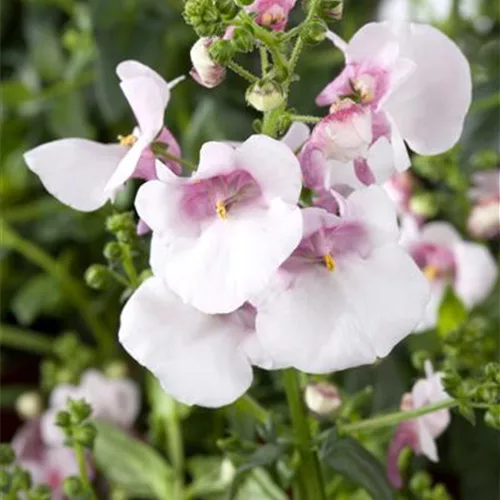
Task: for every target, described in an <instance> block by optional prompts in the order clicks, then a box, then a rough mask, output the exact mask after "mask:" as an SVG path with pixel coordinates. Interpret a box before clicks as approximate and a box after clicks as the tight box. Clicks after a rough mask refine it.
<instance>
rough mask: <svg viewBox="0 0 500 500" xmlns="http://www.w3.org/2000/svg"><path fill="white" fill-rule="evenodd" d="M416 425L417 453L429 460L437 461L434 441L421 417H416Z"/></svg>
mask: <svg viewBox="0 0 500 500" xmlns="http://www.w3.org/2000/svg"><path fill="white" fill-rule="evenodd" d="M416 425H417V435H418V454H420V455H424V456H426V457H427V458H428V459H429V460H430V461H431V462H437V461H438V460H439V458H438V451H437V445H436V441H435V440H434V438H433V436H432V434H431V433H430V431H429V429H428V428H427V427H426V426H425V424H424V423H423V422H422V420H421V419H416Z"/></svg>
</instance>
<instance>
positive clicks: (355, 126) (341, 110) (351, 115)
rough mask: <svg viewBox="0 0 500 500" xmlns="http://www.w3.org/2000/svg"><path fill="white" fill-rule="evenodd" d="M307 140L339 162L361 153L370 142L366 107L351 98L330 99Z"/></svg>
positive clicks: (350, 159) (358, 155)
mask: <svg viewBox="0 0 500 500" xmlns="http://www.w3.org/2000/svg"><path fill="white" fill-rule="evenodd" d="M311 142H313V143H314V144H315V145H316V147H317V148H319V149H321V150H322V151H323V153H324V154H325V156H326V157H327V158H328V159H334V160H337V161H340V162H343V163H347V162H350V161H353V160H355V159H356V158H358V157H362V156H364V155H365V153H366V152H367V150H368V147H369V146H370V144H371V142H372V116H371V112H370V110H369V109H365V108H364V107H363V106H361V105H359V104H356V103H355V102H354V101H353V100H351V99H342V100H340V101H338V102H336V103H334V104H333V105H332V107H331V108H330V114H329V115H328V116H326V117H325V118H323V119H322V120H321V121H320V122H319V123H318V124H317V125H316V127H314V130H313V132H312V134H311Z"/></svg>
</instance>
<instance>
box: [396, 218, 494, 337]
mask: <svg viewBox="0 0 500 500" xmlns="http://www.w3.org/2000/svg"><path fill="white" fill-rule="evenodd" d="M401 244H402V245H403V246H404V247H405V248H406V249H408V251H409V252H410V254H411V255H412V257H413V259H414V260H415V262H416V263H417V265H418V266H419V267H420V269H421V270H422V271H423V273H424V275H425V276H426V277H427V279H428V281H429V283H430V285H431V299H430V301H429V304H428V305H427V308H426V311H425V315H424V317H423V319H422V321H421V323H420V324H419V325H418V327H417V331H422V330H426V329H429V328H433V327H434V326H435V325H436V323H437V315H438V311H439V306H440V304H441V299H442V298H443V294H444V291H445V289H446V287H447V286H448V284H451V286H453V290H454V292H455V294H456V295H457V296H458V297H459V298H460V299H461V300H462V302H463V303H464V305H465V306H466V307H467V308H472V307H474V306H475V305H477V304H479V303H480V302H482V301H483V300H484V299H485V298H486V297H487V296H488V295H489V293H490V291H491V289H492V287H493V285H494V283H495V281H496V278H497V274H498V271H497V268H496V265H495V261H494V259H493V257H492V256H491V255H490V253H489V252H488V249H487V248H486V247H484V246H483V245H479V244H477V243H471V242H468V241H463V240H462V238H461V236H460V234H459V233H458V232H457V231H456V229H455V228H454V227H453V226H451V225H450V224H448V223H446V222H431V223H429V224H425V225H424V226H422V227H421V228H419V227H418V223H417V221H415V220H414V219H412V218H411V217H407V218H405V219H404V220H403V227H402V240H401Z"/></svg>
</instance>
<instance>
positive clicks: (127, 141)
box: [118, 134, 137, 147]
mask: <svg viewBox="0 0 500 500" xmlns="http://www.w3.org/2000/svg"><path fill="white" fill-rule="evenodd" d="M118 140H119V141H120V146H128V147H131V146H133V145H134V144H135V143H136V142H137V137H136V136H135V135H134V134H129V135H119V136H118Z"/></svg>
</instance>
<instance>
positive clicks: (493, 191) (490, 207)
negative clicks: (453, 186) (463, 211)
mask: <svg viewBox="0 0 500 500" xmlns="http://www.w3.org/2000/svg"><path fill="white" fill-rule="evenodd" d="M473 181H474V188H473V189H471V190H470V193H469V195H470V198H471V199H472V201H473V202H474V206H473V208H472V210H471V213H470V214H469V219H468V221H467V228H468V230H469V233H470V234H471V235H473V236H474V237H476V238H495V237H498V236H499V235H500V170H499V169H496V170H490V171H483V172H476V173H475V174H474V175H473Z"/></svg>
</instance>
